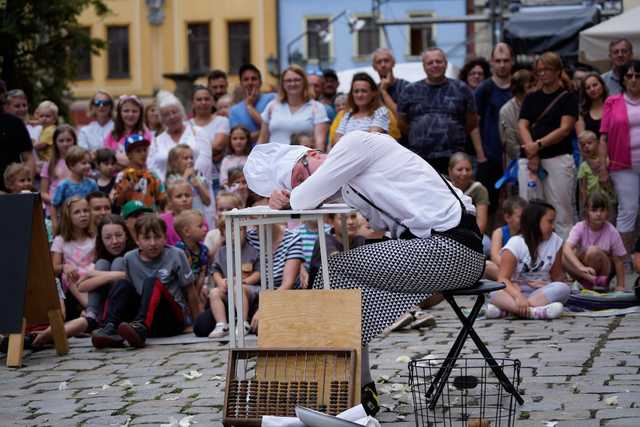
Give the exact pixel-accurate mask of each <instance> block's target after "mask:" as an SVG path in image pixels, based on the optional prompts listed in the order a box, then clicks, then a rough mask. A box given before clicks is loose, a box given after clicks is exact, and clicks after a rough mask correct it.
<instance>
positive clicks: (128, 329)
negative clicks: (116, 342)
mask: <svg viewBox="0 0 640 427" xmlns="http://www.w3.org/2000/svg"><path fill="white" fill-rule="evenodd" d="M118 335H120V336H121V337H122V338H124V339H125V341H126V342H128V343H129V345H130V346H131V347H135V348H142V347H144V342H145V341H146V340H147V327H146V326H145V325H144V323H142V322H138V321H133V322H131V323H127V322H122V323H120V326H118Z"/></svg>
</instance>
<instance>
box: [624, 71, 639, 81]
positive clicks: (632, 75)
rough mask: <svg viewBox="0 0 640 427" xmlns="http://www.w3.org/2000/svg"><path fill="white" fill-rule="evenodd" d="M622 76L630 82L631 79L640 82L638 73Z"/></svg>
mask: <svg viewBox="0 0 640 427" xmlns="http://www.w3.org/2000/svg"><path fill="white" fill-rule="evenodd" d="M624 76H625V78H627V79H628V80H631V79H634V78H635V79H636V80H640V73H627V74H625V75H624Z"/></svg>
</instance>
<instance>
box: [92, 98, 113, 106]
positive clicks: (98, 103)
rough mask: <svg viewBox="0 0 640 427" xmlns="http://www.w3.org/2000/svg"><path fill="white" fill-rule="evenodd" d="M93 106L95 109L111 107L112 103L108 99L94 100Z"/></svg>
mask: <svg viewBox="0 0 640 427" xmlns="http://www.w3.org/2000/svg"><path fill="white" fill-rule="evenodd" d="M93 105H95V106H96V107H110V106H111V105H113V101H112V100H110V99H96V100H95V101H93Z"/></svg>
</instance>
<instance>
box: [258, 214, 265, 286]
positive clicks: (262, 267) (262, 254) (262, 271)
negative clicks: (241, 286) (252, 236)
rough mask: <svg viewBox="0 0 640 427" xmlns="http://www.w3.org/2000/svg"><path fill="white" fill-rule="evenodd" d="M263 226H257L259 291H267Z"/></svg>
mask: <svg viewBox="0 0 640 427" xmlns="http://www.w3.org/2000/svg"><path fill="white" fill-rule="evenodd" d="M264 235H265V232H264V224H260V225H259V226H258V241H259V242H260V290H261V291H264V290H265V289H267V268H266V266H267V251H266V248H265V244H264V242H265V236H264Z"/></svg>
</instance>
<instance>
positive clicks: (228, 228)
mask: <svg viewBox="0 0 640 427" xmlns="http://www.w3.org/2000/svg"><path fill="white" fill-rule="evenodd" d="M234 222H236V221H235V220H234V219H233V217H231V216H228V217H226V218H225V225H224V231H225V245H226V247H227V301H228V302H229V304H228V305H229V316H228V320H229V336H230V338H231V340H230V341H229V347H231V348H235V347H237V344H238V343H237V341H236V330H235V323H236V305H235V298H234V292H233V250H234V247H233V231H232V230H233V223H234Z"/></svg>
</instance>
